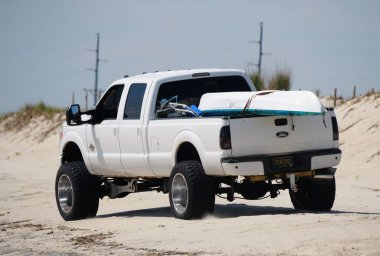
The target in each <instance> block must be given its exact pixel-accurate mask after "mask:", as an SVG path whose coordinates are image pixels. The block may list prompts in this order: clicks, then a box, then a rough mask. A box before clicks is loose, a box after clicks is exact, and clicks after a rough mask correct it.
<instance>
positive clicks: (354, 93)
mask: <svg viewBox="0 0 380 256" xmlns="http://www.w3.org/2000/svg"><path fill="white" fill-rule="evenodd" d="M355 97H356V85H354V92H353V93H352V98H353V99H355Z"/></svg>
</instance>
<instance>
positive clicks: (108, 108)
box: [97, 84, 124, 120]
mask: <svg viewBox="0 0 380 256" xmlns="http://www.w3.org/2000/svg"><path fill="white" fill-rule="evenodd" d="M123 89H124V85H123V84H119V85H115V86H113V87H112V88H110V89H109V90H108V91H107V93H106V95H105V96H104V97H103V98H102V100H101V102H100V103H99V105H98V107H97V112H98V113H99V114H100V115H101V119H102V120H105V119H111V120H112V119H116V117H117V111H118V109H119V103H120V98H121V94H122V93H123Z"/></svg>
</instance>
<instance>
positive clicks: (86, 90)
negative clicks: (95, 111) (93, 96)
mask: <svg viewBox="0 0 380 256" xmlns="http://www.w3.org/2000/svg"><path fill="white" fill-rule="evenodd" d="M83 90H84V92H85V93H86V94H85V96H84V101H85V103H86V111H87V110H88V92H89V91H90V90H89V89H86V88H84V89H83Z"/></svg>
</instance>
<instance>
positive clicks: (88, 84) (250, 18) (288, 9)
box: [0, 0, 380, 113]
mask: <svg viewBox="0 0 380 256" xmlns="http://www.w3.org/2000/svg"><path fill="white" fill-rule="evenodd" d="M379 13H380V1H349V0H348V1H273V0H265V1H264V0H263V1H255V0H251V1H223V0H215V1H143V0H140V1H115V0H113V1H97V0H91V1H70V0H66V1H50V0H34V1H27V0H24V1H22V0H12V1H11V0H1V1H0V32H1V34H0V90H1V92H0V113H6V112H9V111H16V110H18V109H19V108H20V107H22V106H23V105H25V104H27V103H28V104H31V103H37V102H39V101H41V100H42V101H44V102H45V103H47V104H50V105H54V106H58V107H65V106H67V105H69V104H70V103H71V98H72V93H73V92H75V96H76V101H77V102H78V103H80V104H84V90H83V89H84V88H89V89H92V88H93V86H94V72H91V71H87V70H86V69H87V68H94V66H95V55H94V53H93V52H90V51H88V49H94V48H95V44H96V37H95V34H96V33H97V32H99V33H100V58H101V59H106V60H107V62H101V63H100V69H99V70H100V73H99V87H100V88H103V89H105V88H106V87H107V86H108V85H109V84H110V83H111V82H112V81H114V80H116V79H118V78H120V77H122V76H123V75H124V74H129V75H133V74H138V73H142V72H150V71H156V70H167V69H171V70H173V69H188V68H238V69H245V70H247V64H248V63H257V60H258V45H257V44H254V43H249V41H250V40H258V39H259V26H258V24H259V23H260V22H261V21H262V22H263V23H264V42H263V43H264V44H263V45H264V52H269V53H271V54H272V55H271V56H264V57H263V67H262V68H263V71H264V74H265V75H266V76H269V75H270V74H271V73H272V72H273V70H274V69H275V68H276V66H280V67H283V68H288V69H289V70H290V71H291V72H292V76H293V89H299V88H302V89H307V90H315V89H320V90H321V92H322V94H324V95H330V94H332V92H333V88H335V87H336V88H338V93H339V94H343V96H345V97H349V96H350V95H351V94H352V89H353V85H357V87H358V89H357V90H358V92H359V93H364V92H366V91H367V90H369V89H371V88H375V89H376V90H378V89H379V88H380V16H379ZM251 69H253V67H251ZM90 102H91V103H92V101H90Z"/></svg>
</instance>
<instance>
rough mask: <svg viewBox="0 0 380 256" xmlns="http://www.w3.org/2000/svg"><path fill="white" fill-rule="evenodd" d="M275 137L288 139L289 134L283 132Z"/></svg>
mask: <svg viewBox="0 0 380 256" xmlns="http://www.w3.org/2000/svg"><path fill="white" fill-rule="evenodd" d="M276 135H277V137H279V138H285V137H288V135H289V133H288V132H285V131H281V132H278V133H276Z"/></svg>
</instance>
